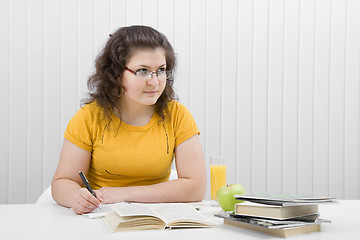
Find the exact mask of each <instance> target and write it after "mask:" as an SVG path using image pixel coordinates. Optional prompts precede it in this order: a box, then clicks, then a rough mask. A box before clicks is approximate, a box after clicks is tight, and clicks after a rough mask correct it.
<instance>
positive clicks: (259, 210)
mask: <svg viewBox="0 0 360 240" xmlns="http://www.w3.org/2000/svg"><path fill="white" fill-rule="evenodd" d="M235 214H237V215H244V216H257V217H265V218H274V219H288V218H294V217H301V216H306V215H312V214H318V205H317V204H312V205H293V206H278V205H268V204H260V203H253V202H243V203H237V204H236V205H235Z"/></svg>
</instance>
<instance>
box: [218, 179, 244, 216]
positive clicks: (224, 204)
mask: <svg viewBox="0 0 360 240" xmlns="http://www.w3.org/2000/svg"><path fill="white" fill-rule="evenodd" d="M240 194H245V189H244V187H243V186H242V185H241V184H238V183H234V184H230V185H226V186H223V187H221V188H219V190H218V191H217V193H216V199H217V201H218V203H219V205H220V207H221V208H222V209H223V210H224V211H226V212H227V211H234V207H235V204H236V203H241V202H243V201H240V200H236V199H235V197H234V195H240Z"/></svg>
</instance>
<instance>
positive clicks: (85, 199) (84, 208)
mask: <svg viewBox="0 0 360 240" xmlns="http://www.w3.org/2000/svg"><path fill="white" fill-rule="evenodd" d="M95 194H96V197H94V196H93V195H92V194H91V193H90V192H89V191H88V190H87V189H86V188H80V189H79V190H77V191H75V192H74V195H73V197H72V199H71V208H72V210H73V211H74V212H75V213H76V214H84V213H89V212H91V211H93V210H94V209H96V208H98V207H99V205H100V204H101V202H102V194H101V192H100V191H96V190H95Z"/></svg>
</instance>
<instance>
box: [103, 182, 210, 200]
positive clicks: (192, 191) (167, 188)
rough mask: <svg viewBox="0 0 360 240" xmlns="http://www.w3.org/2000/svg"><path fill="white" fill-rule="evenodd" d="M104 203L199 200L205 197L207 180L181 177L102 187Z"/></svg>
mask: <svg viewBox="0 0 360 240" xmlns="http://www.w3.org/2000/svg"><path fill="white" fill-rule="evenodd" d="M99 191H101V192H102V195H103V197H104V203H114V202H122V201H129V202H148V203H156V202H197V201H202V200H203V199H204V195H205V192H206V180H204V181H198V180H194V179H186V178H179V179H176V180H172V181H168V182H163V183H158V184H154V185H149V186H134V187H121V188H101V189H100V190H99Z"/></svg>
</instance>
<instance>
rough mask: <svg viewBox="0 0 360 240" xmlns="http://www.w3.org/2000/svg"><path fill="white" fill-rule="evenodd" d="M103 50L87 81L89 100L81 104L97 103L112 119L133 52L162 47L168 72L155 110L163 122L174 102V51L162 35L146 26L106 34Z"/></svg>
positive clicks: (121, 29) (121, 93) (122, 92)
mask: <svg viewBox="0 0 360 240" xmlns="http://www.w3.org/2000/svg"><path fill="white" fill-rule="evenodd" d="M109 36H110V38H109V40H108V42H107V43H106V45H105V47H104V49H103V50H102V52H100V54H99V55H98V56H97V57H96V60H95V69H96V70H95V73H94V74H92V75H91V76H90V77H89V79H88V82H87V86H88V89H89V93H88V97H87V98H85V99H83V100H82V105H84V104H89V103H92V102H94V101H96V102H97V104H98V105H100V106H101V107H102V108H103V109H104V113H105V115H106V116H107V117H108V118H110V119H111V117H110V112H111V111H113V110H114V109H117V110H119V111H120V109H119V104H118V103H119V100H120V98H121V97H122V95H123V94H124V86H123V84H122V76H123V73H124V71H125V66H126V64H127V62H128V60H129V59H130V57H131V56H132V53H133V51H134V50H138V49H147V48H150V49H155V48H158V47H160V48H162V49H164V51H165V59H166V70H167V71H168V72H169V73H170V74H168V76H167V78H166V86H165V89H164V91H163V93H162V94H161V96H160V97H159V99H158V100H157V102H156V103H155V111H156V112H157V113H158V114H159V115H160V117H161V118H162V119H163V120H164V119H165V114H166V112H165V109H166V107H167V105H168V103H169V101H170V100H172V99H177V96H176V94H175V91H174V89H173V83H174V77H173V76H174V74H173V73H174V70H175V65H176V57H175V52H174V49H173V47H172V46H171V44H170V43H169V41H168V40H167V38H166V37H165V35H164V34H162V33H160V32H158V31H157V30H155V29H153V28H151V27H148V26H141V25H136V26H129V27H122V28H119V29H118V30H116V31H115V32H114V33H113V34H110V35H109Z"/></svg>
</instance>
